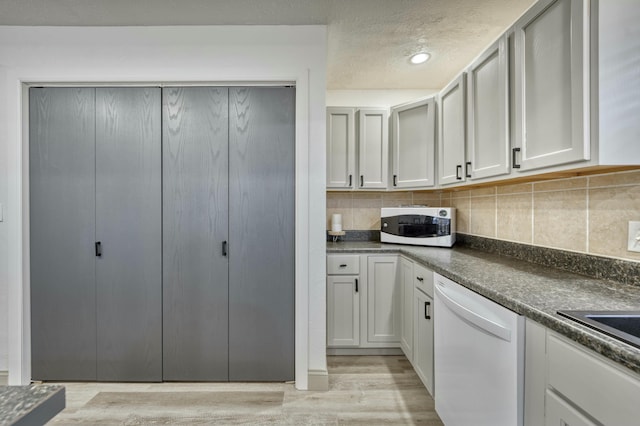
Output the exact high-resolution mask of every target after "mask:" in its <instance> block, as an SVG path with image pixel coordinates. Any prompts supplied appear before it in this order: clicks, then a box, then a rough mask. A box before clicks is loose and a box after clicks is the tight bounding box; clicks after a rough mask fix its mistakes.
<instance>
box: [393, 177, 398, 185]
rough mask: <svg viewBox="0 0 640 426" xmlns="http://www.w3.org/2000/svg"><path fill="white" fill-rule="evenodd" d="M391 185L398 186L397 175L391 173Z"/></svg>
mask: <svg viewBox="0 0 640 426" xmlns="http://www.w3.org/2000/svg"><path fill="white" fill-rule="evenodd" d="M393 186H398V175H393Z"/></svg>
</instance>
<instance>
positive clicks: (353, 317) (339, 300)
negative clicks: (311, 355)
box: [327, 275, 360, 347]
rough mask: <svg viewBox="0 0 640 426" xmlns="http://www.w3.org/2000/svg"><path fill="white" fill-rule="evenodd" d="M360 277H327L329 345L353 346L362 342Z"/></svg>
mask: <svg viewBox="0 0 640 426" xmlns="http://www.w3.org/2000/svg"><path fill="white" fill-rule="evenodd" d="M358 280H359V278H358V277H357V276H352V275H344V276H340V275H338V276H329V277H327V345H328V346H330V347H344V346H347V347H353V346H358V345H359V344H360V292H359V284H360V283H359V282H358Z"/></svg>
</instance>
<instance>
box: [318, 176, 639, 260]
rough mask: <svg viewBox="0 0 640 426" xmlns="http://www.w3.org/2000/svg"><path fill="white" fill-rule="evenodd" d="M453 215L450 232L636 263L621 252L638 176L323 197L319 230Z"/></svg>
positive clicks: (635, 211)
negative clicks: (390, 218) (393, 213)
mask: <svg viewBox="0 0 640 426" xmlns="http://www.w3.org/2000/svg"><path fill="white" fill-rule="evenodd" d="M401 204H421V205H430V206H442V207H449V206H450V207H455V208H456V210H457V227H458V232H461V233H465V234H469V235H477V236H481V237H487V238H495V239H499V240H504V241H512V242H516V243H523V244H532V245H535V246H541V247H550V248H556V249H561V250H569V251H575V252H578V253H589V254H595V255H599V256H609V257H613V258H619V259H627V260H637V261H640V253H634V252H629V251H627V222H628V221H630V220H640V171H638V170H633V171H627V172H617V173H608V174H602V175H593V176H580V177H570V178H565V179H554V180H542V181H538V182H533V183H519V184H513V185H496V186H490V187H486V188H476V189H471V190H468V189H463V190H460V191H454V190H434V191H399V192H357V191H356V192H328V193H327V229H329V228H330V226H331V223H330V218H331V214H333V213H342V216H343V227H344V229H345V230H368V231H379V230H380V217H379V216H380V208H381V207H383V206H397V205H401Z"/></svg>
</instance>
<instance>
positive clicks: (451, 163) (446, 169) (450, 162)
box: [438, 73, 466, 185]
mask: <svg viewBox="0 0 640 426" xmlns="http://www.w3.org/2000/svg"><path fill="white" fill-rule="evenodd" d="M439 108H440V114H439V120H438V123H439V129H438V130H439V138H438V160H439V161H438V166H439V170H438V173H439V177H440V184H441V185H445V184H451V183H459V182H464V180H465V174H464V166H465V145H466V111H465V109H466V90H465V73H462V74H461V75H460V76H459V77H458V78H456V79H455V80H453V81H452V82H451V83H450V84H449V85H448V86H447V87H446V88H445V89H444V90H443V91H442V92H440V103H439Z"/></svg>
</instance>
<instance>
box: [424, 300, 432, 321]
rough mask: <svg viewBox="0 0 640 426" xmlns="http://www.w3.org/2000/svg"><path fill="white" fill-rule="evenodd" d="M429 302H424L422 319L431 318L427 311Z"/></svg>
mask: <svg viewBox="0 0 640 426" xmlns="http://www.w3.org/2000/svg"><path fill="white" fill-rule="evenodd" d="M430 305H431V302H424V319H431V314H430V313H429V306H430Z"/></svg>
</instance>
